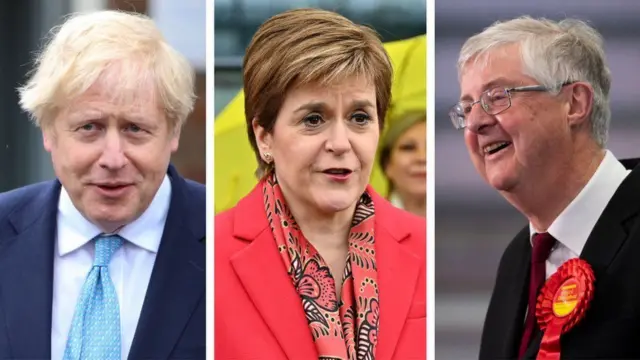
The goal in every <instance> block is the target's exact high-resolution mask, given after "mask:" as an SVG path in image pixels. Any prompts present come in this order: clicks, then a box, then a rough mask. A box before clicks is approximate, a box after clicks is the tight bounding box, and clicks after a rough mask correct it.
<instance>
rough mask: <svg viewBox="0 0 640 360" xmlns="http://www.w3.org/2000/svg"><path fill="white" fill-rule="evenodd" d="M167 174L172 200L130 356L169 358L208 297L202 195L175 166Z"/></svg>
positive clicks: (132, 357) (137, 357) (133, 357)
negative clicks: (186, 326)
mask: <svg viewBox="0 0 640 360" xmlns="http://www.w3.org/2000/svg"><path fill="white" fill-rule="evenodd" d="M169 177H170V179H171V189H172V190H171V192H172V195H171V205H170V208H169V213H168V215H167V221H166V223H165V228H164V233H163V235H162V240H161V242H160V248H159V249H158V254H157V257H156V261H155V265H154V267H153V272H152V274H151V279H150V281H149V287H148V289H147V294H146V296H145V300H144V305H143V307H142V312H141V314H140V320H139V321H138V326H137V328H136V333H135V336H134V340H133V344H132V346H131V351H130V354H129V358H130V359H141V358H157V359H166V358H168V357H169V355H170V354H171V351H172V350H173V348H174V346H175V344H176V342H177V340H178V339H179V338H180V335H181V334H182V331H183V329H184V327H185V325H186V324H187V322H188V320H189V318H190V317H191V315H192V313H193V312H194V310H195V309H196V308H197V307H198V304H199V303H200V302H202V301H204V292H205V291H204V290H205V286H204V284H206V278H205V267H206V264H205V245H204V241H203V240H204V236H205V214H204V213H203V211H202V208H204V199H200V198H196V196H195V195H194V194H190V193H189V189H188V188H187V185H186V183H185V180H184V179H183V178H182V177H180V176H179V175H178V174H177V172H176V171H175V170H174V169H173V167H171V168H170V169H169ZM199 204H203V206H202V207H200V206H198V205H199ZM204 340H205V339H203V341H204Z"/></svg>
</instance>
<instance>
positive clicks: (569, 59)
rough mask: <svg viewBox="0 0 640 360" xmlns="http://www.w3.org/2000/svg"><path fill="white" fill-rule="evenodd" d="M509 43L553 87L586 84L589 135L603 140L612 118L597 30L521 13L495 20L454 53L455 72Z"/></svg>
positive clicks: (536, 76) (608, 81) (534, 74)
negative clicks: (590, 90)
mask: <svg viewBox="0 0 640 360" xmlns="http://www.w3.org/2000/svg"><path fill="white" fill-rule="evenodd" d="M511 44H518V45H519V47H520V56H521V59H522V64H523V72H524V73H525V74H526V75H528V76H531V77H532V78H534V79H536V80H537V81H538V82H539V83H540V84H541V85H544V86H546V87H548V88H550V89H554V90H555V91H554V92H556V93H557V91H559V89H560V86H561V85H562V84H565V83H569V82H576V81H584V82H587V83H589V84H591V86H592V87H593V92H594V94H593V110H592V112H591V119H590V124H591V135H592V137H593V138H594V140H595V141H596V142H597V143H598V144H599V145H600V146H605V144H606V142H607V137H608V132H609V123H610V122H611V109H610V107H609V90H610V88H611V71H610V70H609V67H608V66H607V62H606V59H605V52H604V48H603V39H602V37H601V35H600V34H599V33H598V32H597V31H596V30H595V29H594V28H592V27H591V26H589V25H588V24H587V23H585V22H583V21H580V20H575V19H565V20H562V21H559V22H555V21H552V20H547V19H544V18H542V19H534V18H531V17H530V16H522V17H519V18H516V19H513V20H509V21H506V22H496V23H494V24H493V25H491V26H490V27H488V28H487V29H485V30H484V31H483V32H481V33H479V34H476V35H474V36H472V37H471V38H469V39H468V40H467V41H466V42H465V43H464V45H463V46H462V49H461V50H460V56H459V58H458V75H459V76H461V75H462V74H463V72H464V68H465V66H466V65H467V63H469V62H471V61H474V62H478V61H481V59H482V61H484V62H485V63H486V61H487V60H488V56H487V55H489V54H490V52H491V51H492V50H495V49H498V48H501V47H503V46H505V45H511ZM481 65H484V64H481Z"/></svg>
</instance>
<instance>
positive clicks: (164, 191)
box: [57, 175, 171, 256]
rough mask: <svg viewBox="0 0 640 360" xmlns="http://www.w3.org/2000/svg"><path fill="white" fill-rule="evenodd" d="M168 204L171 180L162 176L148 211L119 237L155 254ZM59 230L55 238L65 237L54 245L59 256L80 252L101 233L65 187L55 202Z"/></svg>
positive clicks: (125, 228) (126, 227) (124, 228)
mask: <svg viewBox="0 0 640 360" xmlns="http://www.w3.org/2000/svg"><path fill="white" fill-rule="evenodd" d="M170 202H171V180H169V177H168V176H167V175H165V177H164V179H163V180H162V184H161V185H160V188H159V189H158V191H157V192H156V194H155V196H154V197H153V200H152V201H151V204H149V207H147V209H146V210H145V211H144V212H143V213H142V215H141V216H139V217H138V218H137V219H136V220H134V221H133V222H131V223H130V224H127V225H125V226H124V227H123V228H122V229H120V230H119V231H118V235H120V236H122V237H123V238H124V239H126V240H127V241H128V242H130V243H133V244H134V245H136V246H139V247H141V248H143V249H146V250H148V251H151V252H154V253H156V252H157V251H158V248H159V247H160V239H161V238H162V233H163V231H164V223H165V221H166V219H167V214H168V212H169V204H170ZM58 227H59V230H58V234H60V233H62V234H64V236H63V238H61V239H58V241H57V243H58V254H59V255H60V256H64V255H66V254H68V253H70V252H72V251H75V250H77V249H79V248H80V247H82V246H84V245H85V244H86V243H87V242H89V241H91V240H92V239H93V238H95V237H96V236H98V235H100V234H102V233H103V231H102V230H101V229H100V228H99V227H98V226H96V225H95V224H93V223H92V222H90V221H89V220H87V218H85V217H84V215H82V213H80V211H79V210H78V209H77V208H76V207H75V206H74V205H73V202H72V201H71V197H70V196H69V193H68V192H67V191H66V190H65V188H64V187H62V188H61V190H60V200H59V201H58Z"/></svg>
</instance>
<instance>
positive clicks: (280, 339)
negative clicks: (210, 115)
mask: <svg viewBox="0 0 640 360" xmlns="http://www.w3.org/2000/svg"><path fill="white" fill-rule="evenodd" d="M243 69H244V94H245V117H246V121H247V129H248V135H249V141H250V142H251V145H252V148H253V150H254V151H255V154H256V159H257V160H258V164H259V169H258V174H259V177H260V181H259V182H258V184H257V185H256V187H255V188H254V190H253V191H252V192H251V193H250V194H249V195H247V196H246V197H245V198H243V199H242V200H240V201H239V202H238V204H237V205H236V206H235V207H234V208H232V209H230V210H229V211H226V212H223V213H221V214H219V215H217V216H216V218H215V242H214V243H215V295H216V299H215V335H216V339H215V356H216V358H220V359H267V358H268V359H270V360H278V359H291V360H298V359H305V360H306V359H323V360H324V359H331V360H338V359H339V360H361V359H362V360H364V359H367V360H371V359H377V360H391V359H397V360H406V359H425V358H426V343H425V341H426V286H425V283H426V273H425V272H426V261H425V247H426V241H425V233H426V223H425V221H424V219H423V218H420V217H418V216H415V215H413V214H410V213H408V212H406V211H403V210H400V209H398V208H396V207H394V206H393V205H391V204H390V203H389V202H388V201H387V200H385V199H384V198H383V197H382V196H380V195H378V194H377V193H376V192H375V191H374V190H373V188H371V186H369V185H368V183H369V179H370V175H371V170H372V168H373V165H374V164H375V155H376V150H377V148H378V143H379V139H380V130H381V129H382V128H383V126H384V118H385V115H386V112H387V108H388V106H389V100H390V95H391V82H392V78H393V72H392V68H391V62H390V60H389V57H388V55H387V53H386V51H385V50H384V48H383V46H382V43H381V41H380V39H379V37H378V35H377V34H376V33H375V32H374V31H373V30H371V29H369V28H367V27H364V26H360V25H357V24H354V23H353V22H351V21H350V20H348V19H346V18H344V17H342V16H340V15H338V14H336V13H333V12H328V11H323V10H315V9H298V10H292V11H287V12H284V13H282V14H279V15H276V16H274V17H273V18H271V19H269V20H267V21H266V22H265V23H264V24H263V25H262V26H261V27H260V28H259V29H258V31H257V33H256V34H255V35H254V37H253V39H252V41H251V43H250V45H249V47H248V48H247V52H246V55H245V59H244V64H243ZM231 156H232V155H231Z"/></svg>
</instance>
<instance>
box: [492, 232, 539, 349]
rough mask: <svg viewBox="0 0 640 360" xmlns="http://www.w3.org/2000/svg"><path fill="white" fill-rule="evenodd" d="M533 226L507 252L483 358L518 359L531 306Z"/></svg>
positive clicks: (521, 233)
mask: <svg viewBox="0 0 640 360" xmlns="http://www.w3.org/2000/svg"><path fill="white" fill-rule="evenodd" d="M530 263H531V245H530V243H529V228H528V227H526V228H524V229H523V230H522V231H521V232H520V233H519V234H518V235H516V237H515V239H514V240H513V242H512V244H510V245H509V248H507V250H506V251H505V255H504V259H503V260H502V262H501V264H500V270H499V273H498V278H497V279H496V284H495V288H494V289H493V294H492V296H491V301H490V303H489V308H488V309H487V315H486V320H485V323H484V327H483V331H482V342H481V347H480V356H479V358H480V359H496V358H500V359H515V358H517V356H518V349H519V346H520V340H521V337H522V331H523V326H524V320H525V318H524V316H525V311H526V308H527V291H528V284H529V269H530V267H531V264H530Z"/></svg>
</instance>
